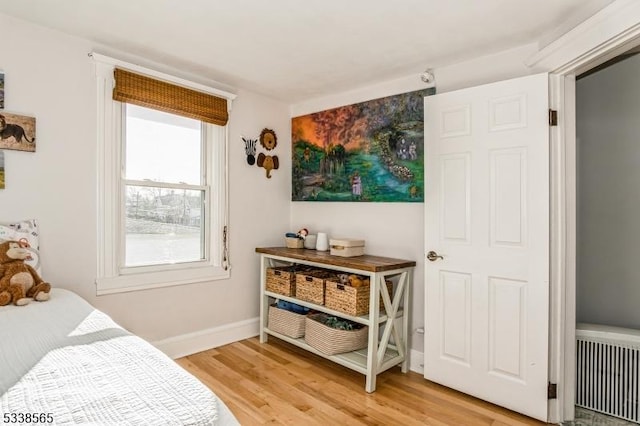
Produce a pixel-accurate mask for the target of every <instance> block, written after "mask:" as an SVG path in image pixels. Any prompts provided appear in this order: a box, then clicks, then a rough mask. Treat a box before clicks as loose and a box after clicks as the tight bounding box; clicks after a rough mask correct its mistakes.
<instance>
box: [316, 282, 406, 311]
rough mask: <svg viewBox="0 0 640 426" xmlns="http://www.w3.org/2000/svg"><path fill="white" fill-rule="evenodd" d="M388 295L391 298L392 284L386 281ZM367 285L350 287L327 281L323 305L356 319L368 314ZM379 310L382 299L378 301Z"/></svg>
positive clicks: (381, 308)
mask: <svg viewBox="0 0 640 426" xmlns="http://www.w3.org/2000/svg"><path fill="white" fill-rule="evenodd" d="M386 283H387V290H389V295H391V297H392V298H393V283H392V282H391V281H388V280H387V281H386ZM369 288H370V286H369V285H362V286H360V287H351V286H350V285H342V284H340V283H338V282H335V281H327V282H326V285H325V297H324V302H325V303H324V304H325V306H326V307H327V308H330V309H333V310H336V311H338V312H344V313H345V314H349V315H353V316H354V317H358V316H360V315H366V314H368V313H369ZM380 310H381V311H382V310H384V306H382V298H381V299H380Z"/></svg>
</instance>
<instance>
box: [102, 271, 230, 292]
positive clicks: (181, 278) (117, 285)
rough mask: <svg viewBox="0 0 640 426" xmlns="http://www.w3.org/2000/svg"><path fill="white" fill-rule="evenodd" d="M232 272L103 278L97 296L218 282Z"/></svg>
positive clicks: (162, 273)
mask: <svg viewBox="0 0 640 426" xmlns="http://www.w3.org/2000/svg"><path fill="white" fill-rule="evenodd" d="M230 272H231V271H230V268H229V269H227V270H226V271H225V270H224V269H223V268H220V267H214V266H206V267H201V268H189V269H178V270H173V271H162V272H147V273H140V274H128V275H119V276H115V277H103V278H98V279H96V294H97V295H98V296H102V295H105V294H114V293H125V292H129V291H138V290H149V289H153V288H162V287H172V286H177V285H186V284H195V283H201V282H208V281H217V280H223V279H227V278H229V277H230V276H231V273H230Z"/></svg>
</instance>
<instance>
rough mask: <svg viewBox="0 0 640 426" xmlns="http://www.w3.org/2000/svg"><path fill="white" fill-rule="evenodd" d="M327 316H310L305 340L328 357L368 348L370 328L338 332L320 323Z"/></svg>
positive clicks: (307, 321)
mask: <svg viewBox="0 0 640 426" xmlns="http://www.w3.org/2000/svg"><path fill="white" fill-rule="evenodd" d="M323 316H324V317H326V315H325V314H313V315H308V316H307V318H306V320H305V335H304V340H305V342H307V344H308V345H309V346H311V347H313V348H315V349H317V350H319V351H320V352H322V353H324V354H326V355H335V354H340V353H344V352H351V351H356V350H358V349H362V348H366V347H367V337H368V335H369V327H367V326H364V327H362V328H360V329H358V330H338V329H335V328H331V327H329V326H326V325H324V324H322V323H321V322H319V321H318V319H320V318H322V317H323Z"/></svg>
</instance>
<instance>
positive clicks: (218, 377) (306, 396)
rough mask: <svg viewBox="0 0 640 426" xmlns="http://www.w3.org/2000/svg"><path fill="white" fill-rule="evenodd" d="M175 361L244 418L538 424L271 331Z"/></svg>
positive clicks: (252, 421)
mask: <svg viewBox="0 0 640 426" xmlns="http://www.w3.org/2000/svg"><path fill="white" fill-rule="evenodd" d="M177 362H178V363H179V364H180V365H182V366H183V367H184V368H185V369H187V370H188V371H190V372H191V373H192V374H194V375H195V376H197V377H198V378H199V379H200V380H201V381H202V382H203V383H205V384H206V385H207V386H209V387H210V388H211V389H212V390H213V391H214V392H215V393H216V394H217V395H218V396H219V397H220V399H222V400H223V401H224V402H225V403H226V404H227V406H228V407H229V408H230V409H231V411H232V412H233V413H234V414H235V415H236V417H237V418H238V420H239V421H240V423H241V424H242V425H258V424H286V425H303V426H307V425H324V426H333V425H403V426H409V425H455V426H463V425H496V426H497V425H539V424H543V423H540V422H538V421H536V420H532V419H530V418H528V417H524V416H521V415H519V414H516V413H513V412H511V411H508V410H505V409H502V408H499V407H497V406H495V405H492V404H489V403H486V402H483V401H480V400H478V399H475V398H472V397H470V396H467V395H464V394H461V393H459V392H456V391H452V390H451V389H448V388H445V387H443V386H440V385H437V384H434V383H432V382H429V381H427V380H425V379H424V378H423V377H422V376H421V375H419V374H416V373H413V372H410V373H407V374H402V373H401V372H400V369H399V368H393V369H391V370H388V371H386V372H384V373H382V374H380V375H379V376H378V381H377V390H376V392H374V393H371V394H368V393H366V392H365V390H364V384H365V377H364V375H362V374H360V373H356V372H355V371H352V370H349V369H347V368H345V367H342V366H340V365H337V364H334V363H332V362H330V361H327V360H325V359H323V358H320V357H318V356H316V355H313V354H310V353H309V352H306V351H304V350H302V349H299V348H297V347H295V346H292V345H290V344H288V343H286V342H283V341H280V340H278V339H276V338H273V337H270V338H269V342H268V343H266V344H260V342H259V341H258V338H257V337H256V338H252V339H247V340H243V341H240V342H236V343H233V344H230V345H226V346H222V347H219V348H216V349H211V350H208V351H205V352H200V353H198V354H194V355H190V356H188V357H185V358H180V359H178V360H177Z"/></svg>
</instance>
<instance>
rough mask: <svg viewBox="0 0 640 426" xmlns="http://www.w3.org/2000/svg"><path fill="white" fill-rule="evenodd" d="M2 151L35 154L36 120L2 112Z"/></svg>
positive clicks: (0, 120)
mask: <svg viewBox="0 0 640 426" xmlns="http://www.w3.org/2000/svg"><path fill="white" fill-rule="evenodd" d="M0 149H15V150H18V151H29V152H35V150H36V119H35V117H27V116H25V115H18V114H9V113H8V112H4V111H1V112H0Z"/></svg>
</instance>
